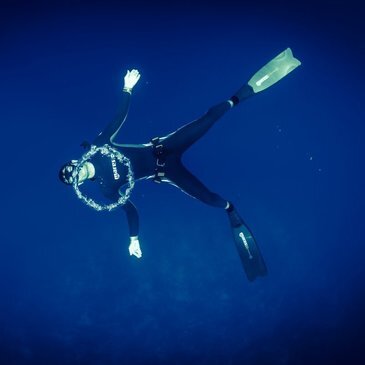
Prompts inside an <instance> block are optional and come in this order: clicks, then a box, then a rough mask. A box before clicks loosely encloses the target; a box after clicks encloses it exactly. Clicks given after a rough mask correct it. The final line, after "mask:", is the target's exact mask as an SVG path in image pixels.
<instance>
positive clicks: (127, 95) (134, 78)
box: [93, 70, 141, 146]
mask: <svg viewBox="0 0 365 365" xmlns="http://www.w3.org/2000/svg"><path fill="white" fill-rule="evenodd" d="M140 77H141V75H140V73H139V72H138V70H132V71H129V70H128V71H127V73H126V74H125V76H124V87H123V97H122V103H121V106H120V109H119V113H118V115H117V116H116V118H115V119H114V120H113V121H112V122H111V123H109V124H108V125H107V127H106V128H105V129H104V130H103V131H102V132H101V133H100V134H99V135H98V137H96V139H95V141H94V143H93V144H95V145H97V146H98V145H99V146H100V145H103V144H105V143H110V142H113V139H114V138H115V136H116V135H117V133H118V132H119V130H120V128H121V126H122V125H123V123H124V121H125V119H126V118H127V114H128V110H129V105H130V100H131V94H132V89H133V88H134V86H135V85H136V83H137V82H138V80H139V79H140Z"/></svg>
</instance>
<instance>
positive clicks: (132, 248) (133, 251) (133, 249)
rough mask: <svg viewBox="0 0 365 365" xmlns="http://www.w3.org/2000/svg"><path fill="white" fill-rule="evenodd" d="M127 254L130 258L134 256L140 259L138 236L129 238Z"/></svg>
mask: <svg viewBox="0 0 365 365" xmlns="http://www.w3.org/2000/svg"><path fill="white" fill-rule="evenodd" d="M129 254H130V255H131V256H132V255H134V256H136V257H138V258H139V259H140V258H141V257H142V251H141V248H140V247H139V239H138V236H135V237H131V243H130V245H129Z"/></svg>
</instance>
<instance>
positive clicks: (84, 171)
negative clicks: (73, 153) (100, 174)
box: [77, 164, 89, 185]
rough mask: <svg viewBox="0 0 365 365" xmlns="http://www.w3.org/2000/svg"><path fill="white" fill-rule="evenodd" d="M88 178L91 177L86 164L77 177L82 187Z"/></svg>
mask: <svg viewBox="0 0 365 365" xmlns="http://www.w3.org/2000/svg"><path fill="white" fill-rule="evenodd" d="M88 177H89V171H88V169H87V167H86V164H83V165H82V167H81V170H80V172H79V175H78V177H77V179H78V184H79V185H81V184H82V183H83V182H84V181H85V180H86V179H87V178H88Z"/></svg>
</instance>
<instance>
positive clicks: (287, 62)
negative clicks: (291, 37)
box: [248, 48, 301, 93]
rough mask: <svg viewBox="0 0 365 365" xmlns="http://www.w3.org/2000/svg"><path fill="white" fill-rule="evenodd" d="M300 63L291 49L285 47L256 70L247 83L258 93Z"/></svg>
mask: <svg viewBox="0 0 365 365" xmlns="http://www.w3.org/2000/svg"><path fill="white" fill-rule="evenodd" d="M300 65H301V62H300V61H299V60H298V59H296V58H295V57H294V56H293V53H292V50H291V49H290V48H287V49H286V50H285V51H283V52H281V53H280V54H279V55H277V56H276V57H275V58H273V59H272V60H271V61H270V62H268V63H267V64H266V65H265V66H264V67H262V68H261V69H260V70H259V71H257V72H256V73H255V74H254V75H253V76H252V77H251V79H250V81H249V82H248V84H249V85H250V86H251V87H252V88H253V90H254V92H255V93H258V92H260V91H262V90H265V89H267V88H268V87H270V86H271V85H273V84H275V83H276V82H278V81H279V80H281V79H282V78H283V77H285V76H286V75H288V74H289V73H290V72H292V71H293V70H294V69H296V68H297V67H298V66H300Z"/></svg>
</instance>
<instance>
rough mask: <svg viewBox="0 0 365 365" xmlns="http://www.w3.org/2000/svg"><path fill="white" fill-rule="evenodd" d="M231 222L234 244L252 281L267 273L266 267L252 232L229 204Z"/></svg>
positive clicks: (228, 211) (228, 210)
mask: <svg viewBox="0 0 365 365" xmlns="http://www.w3.org/2000/svg"><path fill="white" fill-rule="evenodd" d="M227 213H228V218H229V221H230V223H231V228H232V232H233V238H234V242H235V244H236V247H237V250H238V253H239V256H240V259H241V262H242V265H243V268H244V270H245V272H246V275H247V278H248V280H249V281H254V280H255V279H256V278H257V277H258V276H265V275H267V268H266V265H265V262H264V259H263V257H262V255H261V252H260V249H259V246H258V245H257V243H256V241H255V239H254V237H253V235H252V232H251V231H250V229H249V228H248V227H247V225H246V224H245V223H244V221H243V220H242V218H241V217H240V216H239V215H238V213H237V212H236V210H235V208H234V207H233V205H232V204H230V206H229V208H228V209H227Z"/></svg>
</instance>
